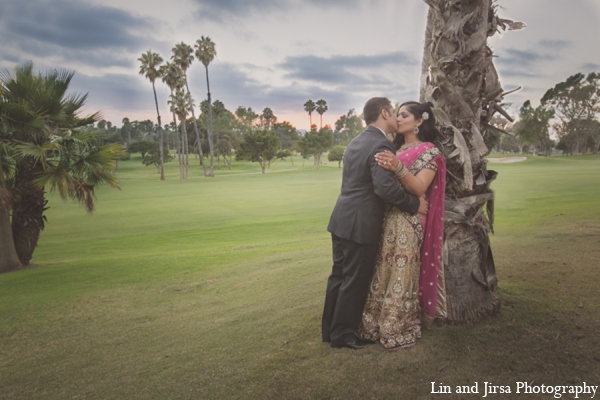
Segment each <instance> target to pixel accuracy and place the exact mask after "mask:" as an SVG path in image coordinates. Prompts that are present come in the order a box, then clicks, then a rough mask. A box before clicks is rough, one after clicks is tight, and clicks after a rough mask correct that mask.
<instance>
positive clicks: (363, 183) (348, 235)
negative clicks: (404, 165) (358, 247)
mask: <svg viewBox="0 0 600 400" xmlns="http://www.w3.org/2000/svg"><path fill="white" fill-rule="evenodd" d="M385 150H389V151H391V152H393V153H395V152H396V149H395V148H394V145H393V144H392V142H390V141H389V140H388V139H387V138H386V137H385V136H384V135H383V134H382V133H381V131H380V130H379V129H377V128H376V127H373V126H368V127H367V129H366V130H365V131H364V132H362V133H361V134H360V135H358V136H357V137H356V138H354V139H353V140H352V141H351V142H350V144H349V145H348V148H347V149H346V155H345V156H344V171H343V177H342V191H341V193H340V196H339V197H338V200H337V202H336V204H335V207H334V209H333V213H332V214H331V218H330V219H329V225H328V226H327V230H328V231H329V232H331V233H333V234H334V235H336V236H338V237H340V238H342V239H346V240H351V241H353V242H356V243H360V244H371V245H373V244H378V243H379V240H380V236H381V231H382V225H383V213H384V211H385V210H384V208H385V204H386V203H387V204H390V205H392V206H394V207H397V208H398V209H400V210H403V211H407V212H409V213H411V214H416V213H417V210H418V209H419V199H418V198H417V197H415V196H413V195H411V194H409V193H406V192H405V191H404V190H403V189H402V188H401V187H400V186H399V185H398V184H397V183H396V182H395V177H394V173H393V172H392V171H388V170H386V169H384V168H382V167H380V166H379V165H378V164H377V162H376V161H375V154H376V153H379V152H382V151H385Z"/></svg>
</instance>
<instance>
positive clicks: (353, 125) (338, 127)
mask: <svg viewBox="0 0 600 400" xmlns="http://www.w3.org/2000/svg"><path fill="white" fill-rule="evenodd" d="M363 130H364V125H363V120H362V118H361V117H360V116H358V115H356V111H355V110H354V109H353V108H352V109H350V110H349V111H348V113H347V114H346V115H342V116H340V118H338V120H337V121H335V131H334V133H333V134H334V138H335V143H336V144H338V145H340V144H344V145H347V144H348V143H350V141H351V140H352V139H354V138H355V137H356V136H358V134H359V133H361V132H362V131H363Z"/></svg>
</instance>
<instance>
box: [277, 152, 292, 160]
mask: <svg viewBox="0 0 600 400" xmlns="http://www.w3.org/2000/svg"><path fill="white" fill-rule="evenodd" d="M291 156H292V152H291V151H290V150H279V151H278V152H277V154H275V158H278V159H280V160H282V161H283V160H285V159H286V158H288V157H291Z"/></svg>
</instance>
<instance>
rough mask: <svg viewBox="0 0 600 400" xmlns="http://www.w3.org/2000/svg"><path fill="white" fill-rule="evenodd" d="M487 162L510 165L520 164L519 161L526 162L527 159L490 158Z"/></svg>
mask: <svg viewBox="0 0 600 400" xmlns="http://www.w3.org/2000/svg"><path fill="white" fill-rule="evenodd" d="M487 160H488V161H489V162H492V163H502V164H508V163H514V162H519V161H525V160H527V157H515V156H513V157H501V158H488V159H487Z"/></svg>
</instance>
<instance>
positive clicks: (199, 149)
mask: <svg viewBox="0 0 600 400" xmlns="http://www.w3.org/2000/svg"><path fill="white" fill-rule="evenodd" d="M184 78H185V88H186V89H187V94H188V96H190V100H191V99H192V94H191V93H190V87H189V86H188V82H187V75H184ZM190 102H191V101H190ZM191 103H192V102H191ZM191 109H192V120H193V122H194V132H195V133H196V140H197V141H198V154H200V165H201V166H202V170H203V171H204V176H208V175H207V174H206V165H205V164H204V154H203V153H202V141H201V140H200V131H199V130H198V121H196V112H195V111H194V105H193V103H192V107H191ZM186 141H187V140H186Z"/></svg>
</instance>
